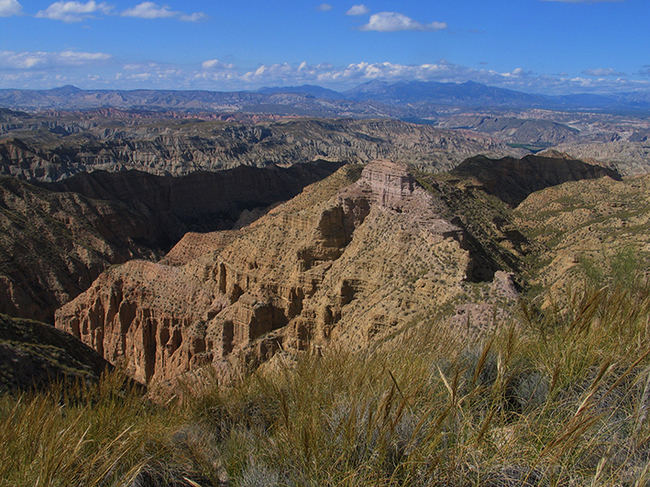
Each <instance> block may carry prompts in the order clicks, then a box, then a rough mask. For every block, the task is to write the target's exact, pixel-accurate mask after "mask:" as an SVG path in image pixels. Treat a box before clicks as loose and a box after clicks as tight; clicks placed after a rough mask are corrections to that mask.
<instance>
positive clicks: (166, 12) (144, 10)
mask: <svg viewBox="0 0 650 487" xmlns="http://www.w3.org/2000/svg"><path fill="white" fill-rule="evenodd" d="M122 16H123V17H135V18H139V19H171V18H175V19H178V20H181V21H183V22H198V21H199V20H202V19H204V18H205V17H206V15H205V14H204V13H203V12H194V13H191V14H186V13H184V12H178V11H176V10H171V9H170V8H169V7H168V6H166V5H158V4H157V3H154V2H142V3H139V4H137V5H136V6H135V7H132V8H129V9H126V10H125V11H124V12H122Z"/></svg>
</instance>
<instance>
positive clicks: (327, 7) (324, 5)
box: [316, 3, 332, 12]
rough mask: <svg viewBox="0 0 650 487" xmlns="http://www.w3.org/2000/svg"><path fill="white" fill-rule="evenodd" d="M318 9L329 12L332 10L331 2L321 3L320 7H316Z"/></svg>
mask: <svg viewBox="0 0 650 487" xmlns="http://www.w3.org/2000/svg"><path fill="white" fill-rule="evenodd" d="M316 8H317V9H318V10H320V11H321V12H329V11H330V10H332V6H331V5H330V4H329V3H321V4H320V5H319V6H318V7H316Z"/></svg>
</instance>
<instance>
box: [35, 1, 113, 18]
mask: <svg viewBox="0 0 650 487" xmlns="http://www.w3.org/2000/svg"><path fill="white" fill-rule="evenodd" d="M112 8H113V7H111V6H110V5H108V4H107V3H103V2H102V3H97V2H95V0H90V1H89V2H86V3H82V2H54V3H53V4H52V5H50V6H49V7H47V8H46V9H45V10H41V11H39V12H38V13H37V14H36V17H40V18H44V19H52V20H61V21H63V22H81V21H82V20H85V19H88V18H90V17H93V16H94V15H95V14H108V13H109V12H110V11H111V10H112Z"/></svg>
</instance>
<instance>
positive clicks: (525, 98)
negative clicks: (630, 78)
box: [0, 81, 650, 119]
mask: <svg viewBox="0 0 650 487" xmlns="http://www.w3.org/2000/svg"><path fill="white" fill-rule="evenodd" d="M0 107H6V108H13V109H23V110H42V109H63V110H68V109H90V108H100V107H114V108H127V109H133V108H147V109H151V110H180V111H208V112H222V113H223V112H226V113H236V112H244V113H266V114H276V115H298V116H326V117H328V116H338V117H361V118H366V117H397V118H404V119H408V118H416V119H417V118H418V117H421V118H423V119H424V118H428V117H435V116H436V114H437V112H438V111H440V110H447V109H448V108H449V107H458V108H471V109H479V108H480V109H503V110H505V109H529V108H545V109H552V110H575V111H601V112H619V113H644V114H647V113H650V92H631V93H618V94H606V95H601V94H571V95H560V96H550V95H539V94H529V93H524V92H520V91H514V90H508V89H504V88H497V87H494V86H487V85H484V84H481V83H476V82H472V81H468V82H466V83H439V82H433V81H427V82H424V81H400V82H396V83H389V82H385V81H370V82H367V83H364V84H361V85H359V86H357V87H355V88H353V89H351V90H347V91H345V92H337V91H334V90H330V89H327V88H323V87H320V86H315V85H302V86H289V87H268V88H261V89H259V90H257V91H233V92H218V91H196V90H192V91H175V90H81V89H79V88H76V87H74V86H63V87H60V88H54V89H50V90H22V89H4V90H0Z"/></svg>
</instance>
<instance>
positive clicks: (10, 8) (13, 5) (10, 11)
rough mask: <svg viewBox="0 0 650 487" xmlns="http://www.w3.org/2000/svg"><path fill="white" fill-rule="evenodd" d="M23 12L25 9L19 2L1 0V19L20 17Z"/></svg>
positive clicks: (15, 0)
mask: <svg viewBox="0 0 650 487" xmlns="http://www.w3.org/2000/svg"><path fill="white" fill-rule="evenodd" d="M22 11H23V8H22V6H21V5H20V3H18V1H17V0H0V17H11V16H12V15H20V14H21V13H22Z"/></svg>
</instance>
